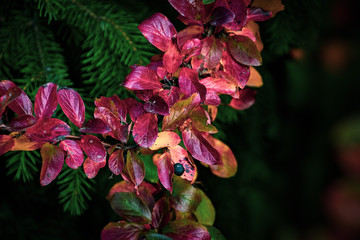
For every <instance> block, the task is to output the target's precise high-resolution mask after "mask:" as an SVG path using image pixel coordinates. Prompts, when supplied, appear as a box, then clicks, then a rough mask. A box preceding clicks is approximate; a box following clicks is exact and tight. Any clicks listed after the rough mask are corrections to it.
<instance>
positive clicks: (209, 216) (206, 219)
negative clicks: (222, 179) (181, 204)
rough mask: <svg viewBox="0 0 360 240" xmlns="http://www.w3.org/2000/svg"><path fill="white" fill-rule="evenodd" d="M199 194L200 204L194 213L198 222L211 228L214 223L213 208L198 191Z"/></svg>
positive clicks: (202, 193)
mask: <svg viewBox="0 0 360 240" xmlns="http://www.w3.org/2000/svg"><path fill="white" fill-rule="evenodd" d="M198 191H199V192H200V194H201V202H200V204H199V206H198V208H197V209H196V211H195V216H196V218H197V219H198V222H199V223H201V224H206V225H210V226H212V225H213V224H214V222H215V208H214V206H213V204H212V203H211V201H210V199H209V198H208V197H207V196H206V194H205V193H204V192H203V191H202V190H201V189H198Z"/></svg>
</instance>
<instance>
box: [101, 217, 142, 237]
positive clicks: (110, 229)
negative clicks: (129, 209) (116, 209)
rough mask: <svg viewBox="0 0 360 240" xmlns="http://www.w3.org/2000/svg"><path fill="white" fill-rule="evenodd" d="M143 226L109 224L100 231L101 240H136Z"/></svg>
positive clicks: (121, 223)
mask: <svg viewBox="0 0 360 240" xmlns="http://www.w3.org/2000/svg"><path fill="white" fill-rule="evenodd" d="M143 230H144V226H143V225H141V224H137V223H130V222H125V221H121V222H110V223H108V224H107V225H106V226H105V227H104V228H103V229H102V231H101V240H119V239H127V240H137V239H139V237H140V234H141V233H142V232H143Z"/></svg>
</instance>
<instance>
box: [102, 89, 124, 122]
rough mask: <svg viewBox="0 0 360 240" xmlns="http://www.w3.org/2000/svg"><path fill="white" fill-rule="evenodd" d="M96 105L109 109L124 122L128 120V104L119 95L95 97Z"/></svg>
mask: <svg viewBox="0 0 360 240" xmlns="http://www.w3.org/2000/svg"><path fill="white" fill-rule="evenodd" d="M95 105H96V106H97V107H105V108H107V109H109V110H110V111H111V112H112V113H113V114H114V115H115V116H116V117H117V118H119V119H120V120H121V121H122V122H126V113H127V109H126V105H125V103H124V101H123V100H121V99H120V98H119V97H118V96H116V95H113V96H112V97H100V98H97V99H95Z"/></svg>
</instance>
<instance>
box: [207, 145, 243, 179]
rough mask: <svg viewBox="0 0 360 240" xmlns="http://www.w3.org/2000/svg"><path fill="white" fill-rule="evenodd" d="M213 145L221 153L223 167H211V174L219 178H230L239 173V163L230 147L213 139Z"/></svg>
mask: <svg viewBox="0 0 360 240" xmlns="http://www.w3.org/2000/svg"><path fill="white" fill-rule="evenodd" d="M212 144H213V146H214V147H215V149H216V150H217V151H218V152H219V153H220V157H221V162H222V165H212V166H209V168H210V170H211V172H212V173H213V174H215V175H216V176H218V177H223V178H229V177H232V176H234V175H235V174H236V172H237V161H236V158H235V156H234V154H233V152H232V151H231V149H230V147H229V146H228V145H226V144H225V143H223V142H222V141H220V140H218V139H215V138H212Z"/></svg>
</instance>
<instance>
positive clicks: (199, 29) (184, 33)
mask: <svg viewBox="0 0 360 240" xmlns="http://www.w3.org/2000/svg"><path fill="white" fill-rule="evenodd" d="M203 33H204V27H203V26H202V25H201V26H199V25H191V26H188V27H186V28H185V29H183V30H181V31H180V32H179V33H178V42H179V47H181V48H183V47H184V46H183V45H184V44H185V43H186V42H187V41H189V40H191V39H194V38H197V37H200V36H201V34H203Z"/></svg>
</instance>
